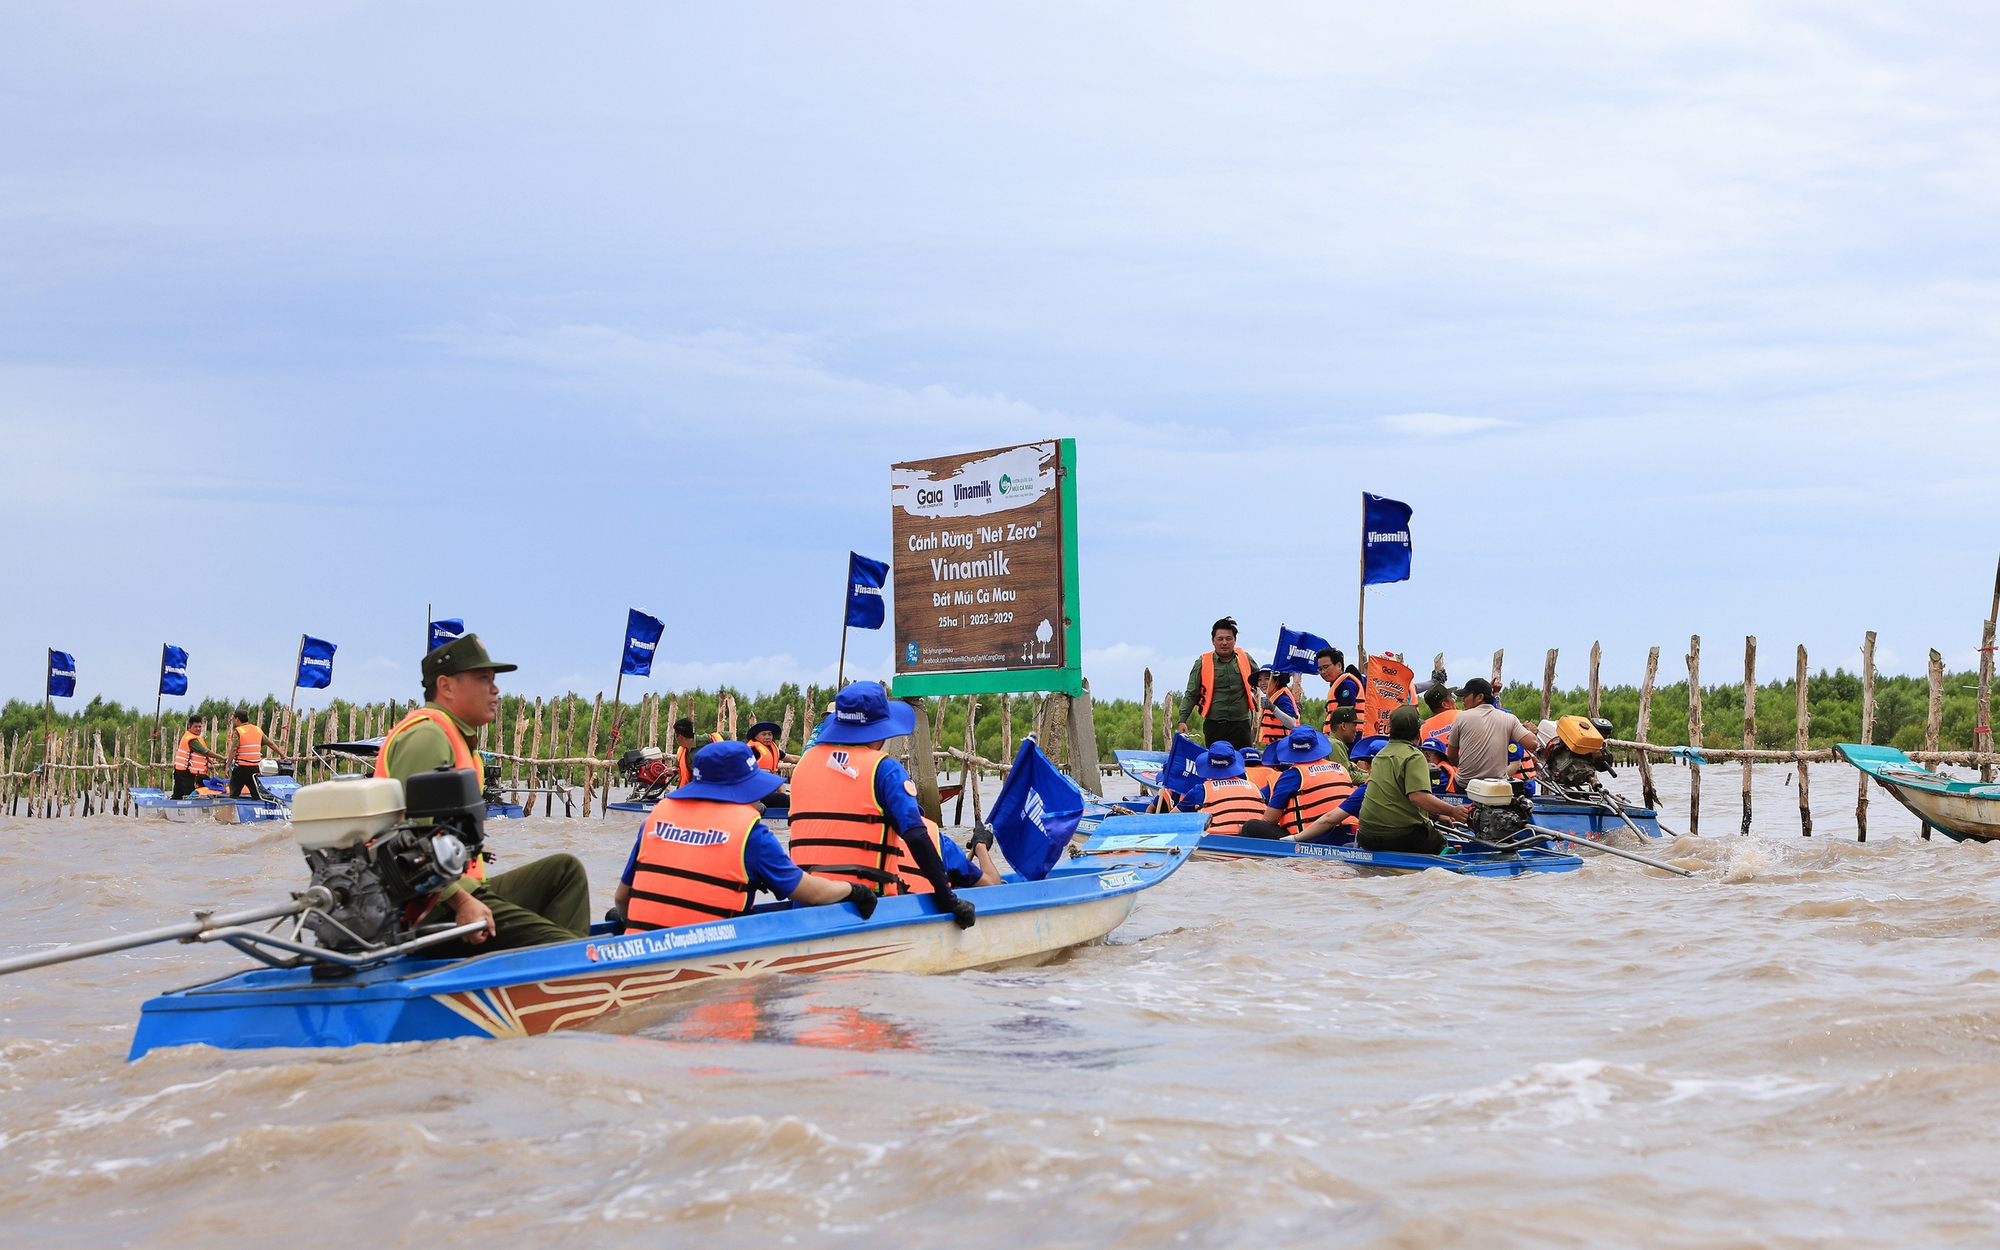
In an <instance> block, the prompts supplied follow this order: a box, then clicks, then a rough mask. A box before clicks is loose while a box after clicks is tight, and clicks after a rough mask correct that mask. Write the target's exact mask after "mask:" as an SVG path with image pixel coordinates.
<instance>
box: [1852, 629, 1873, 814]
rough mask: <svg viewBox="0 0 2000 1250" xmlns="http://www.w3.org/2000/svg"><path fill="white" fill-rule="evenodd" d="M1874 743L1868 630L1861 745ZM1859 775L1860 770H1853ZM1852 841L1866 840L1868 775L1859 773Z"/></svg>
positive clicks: (1864, 642) (1863, 651) (1863, 645)
mask: <svg viewBox="0 0 2000 1250" xmlns="http://www.w3.org/2000/svg"><path fill="white" fill-rule="evenodd" d="M1874 741H1875V631H1874V630H1872V629H1871V630H1869V631H1868V636H1867V637H1866V638H1864V639H1862V642H1861V745H1863V746H1867V745H1869V744H1870V743H1872V742H1874ZM1854 771H1855V772H1857V773H1861V770H1860V769H1858V768H1857V769H1855V770H1854ZM1854 840H1855V841H1856V842H1866V841H1867V840H1868V774H1867V773H1861V789H1860V790H1859V791H1858V792H1857V793H1856V794H1855V796H1854Z"/></svg>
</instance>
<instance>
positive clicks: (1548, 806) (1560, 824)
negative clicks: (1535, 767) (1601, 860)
mask: <svg viewBox="0 0 2000 1250" xmlns="http://www.w3.org/2000/svg"><path fill="white" fill-rule="evenodd" d="M1625 814H1626V815H1627V816H1629V817H1631V818H1632V823H1633V824H1634V825H1636V826H1637V827H1638V829H1639V832H1640V833H1643V834H1645V835H1646V836H1647V837H1648V838H1658V837H1663V836H1665V835H1664V834H1663V833H1662V832H1661V830H1660V818H1659V816H1658V815H1656V814H1655V813H1654V812H1653V811H1651V810H1650V809H1648V808H1643V807H1628V808H1626V809H1625ZM1535 823H1536V824H1538V825H1542V826H1544V827H1546V828H1549V829H1557V830H1560V831H1562V832H1563V833H1573V834H1576V835H1577V836H1578V837H1583V838H1589V839H1590V840H1591V841H1593V842H1601V841H1603V840H1604V835H1606V834H1608V833H1630V832H1631V830H1630V829H1628V828H1626V826H1625V822H1624V821H1622V820H1620V819H1618V817H1617V815H1616V814H1615V813H1612V812H1608V811H1605V810H1604V809H1603V808H1601V807H1592V806H1590V805H1588V804H1584V803H1568V802H1564V801H1563V800H1561V799H1542V798H1538V799H1536V800H1535Z"/></svg>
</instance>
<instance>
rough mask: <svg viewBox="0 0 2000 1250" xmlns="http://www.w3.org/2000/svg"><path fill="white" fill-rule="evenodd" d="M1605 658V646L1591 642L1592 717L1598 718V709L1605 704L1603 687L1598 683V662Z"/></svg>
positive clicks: (1593, 718)
mask: <svg viewBox="0 0 2000 1250" xmlns="http://www.w3.org/2000/svg"><path fill="white" fill-rule="evenodd" d="M1603 658H1604V647H1603V645H1602V644H1600V643H1595V642H1593V643H1591V644H1590V719H1592V720H1596V719H1597V710H1598V708H1599V707H1601V706H1602V705H1603V701H1604V695H1603V688H1602V687H1601V686H1599V685H1598V683H1597V666H1598V662H1599V661H1600V660H1602V659H1603Z"/></svg>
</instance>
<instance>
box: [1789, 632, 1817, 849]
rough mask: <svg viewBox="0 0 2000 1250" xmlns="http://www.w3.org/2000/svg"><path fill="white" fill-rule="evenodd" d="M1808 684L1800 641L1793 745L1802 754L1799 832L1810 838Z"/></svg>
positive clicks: (1809, 711)
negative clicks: (1795, 732) (1806, 758)
mask: <svg viewBox="0 0 2000 1250" xmlns="http://www.w3.org/2000/svg"><path fill="white" fill-rule="evenodd" d="M1806 685H1807V681H1806V645H1805V644H1804V643H1800V644H1799V672H1798V687H1799V689H1798V696H1799V701H1798V735H1797V737H1796V738H1795V739H1794V740H1793V744H1792V745H1793V746H1794V747H1795V748H1797V750H1798V752H1799V755H1800V756H1801V758H1800V760H1799V833H1800V834H1802V835H1803V836H1805V837H1808V838H1810V837H1811V836H1812V803H1811V801H1810V800H1809V798H1808V797H1807V793H1806V786H1807V784H1808V779H1807V776H1806V762H1805V759H1804V758H1803V757H1804V755H1805V753H1806V752H1807V751H1809V750H1811V749H1812V708H1811V707H1810V706H1809V705H1808V704H1807V702H1806Z"/></svg>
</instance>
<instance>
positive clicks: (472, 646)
mask: <svg viewBox="0 0 2000 1250" xmlns="http://www.w3.org/2000/svg"><path fill="white" fill-rule="evenodd" d="M519 667H521V666H520V665H519V664H495V663H494V662H493V657H492V656H489V655H487V654H486V644H485V643H483V642H481V641H479V635H478V634H467V635H466V636H465V637H463V638H454V639H453V640H452V641H450V642H448V643H446V644H444V645H443V646H442V647H439V648H438V649H437V650H435V651H433V652H431V653H430V654H429V655H427V656H425V657H424V680H425V681H435V680H437V679H438V678H440V677H449V676H451V675H452V674H453V673H470V672H472V671H473V670H475V669H481V668H490V669H492V670H493V671H494V672H496V673H511V672H513V671H514V670H515V669H517V668H519Z"/></svg>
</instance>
